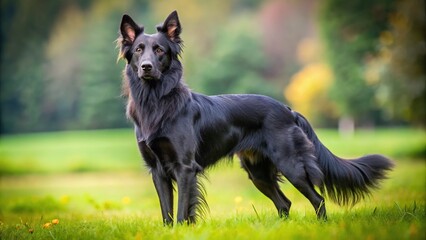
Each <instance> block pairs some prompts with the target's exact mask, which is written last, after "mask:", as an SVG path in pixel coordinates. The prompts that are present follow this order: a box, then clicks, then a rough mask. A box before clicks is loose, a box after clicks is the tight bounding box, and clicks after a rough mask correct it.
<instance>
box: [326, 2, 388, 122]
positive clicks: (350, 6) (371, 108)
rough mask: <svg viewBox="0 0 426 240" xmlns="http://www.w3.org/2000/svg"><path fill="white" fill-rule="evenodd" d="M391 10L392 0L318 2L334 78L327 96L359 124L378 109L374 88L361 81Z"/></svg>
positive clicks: (344, 113)
mask: <svg viewBox="0 0 426 240" xmlns="http://www.w3.org/2000/svg"><path fill="white" fill-rule="evenodd" d="M392 7H393V1H392V0H375V1H349V2H348V1H339V0H326V1H322V2H321V8H320V24H321V35H322V38H323V40H324V43H325V47H326V50H327V53H326V55H327V59H328V61H329V63H330V65H331V67H332V69H333V73H334V77H335V81H334V85H333V86H332V88H331V92H330V94H331V96H332V98H333V99H334V100H335V102H336V104H337V106H338V108H339V110H340V112H341V114H343V115H346V116H350V117H353V118H357V119H356V120H358V121H360V120H361V121H363V120H364V121H365V120H367V121H371V120H372V119H371V118H372V116H374V114H373V113H374V112H375V111H377V109H378V106H377V103H376V102H375V99H374V93H375V88H374V87H373V86H369V85H368V84H367V83H366V81H365V78H364V74H365V72H364V71H365V61H366V59H367V58H368V57H369V56H371V55H372V54H374V53H375V52H376V51H377V49H376V45H377V40H378V37H379V35H380V32H381V31H383V29H385V28H386V26H387V19H388V13H389V12H390V10H391V9H392Z"/></svg>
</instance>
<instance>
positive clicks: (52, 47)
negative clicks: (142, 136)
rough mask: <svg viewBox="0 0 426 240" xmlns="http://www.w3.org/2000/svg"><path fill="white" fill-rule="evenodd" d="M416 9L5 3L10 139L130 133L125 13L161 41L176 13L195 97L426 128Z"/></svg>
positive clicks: (5, 105) (4, 92)
mask: <svg viewBox="0 0 426 240" xmlns="http://www.w3.org/2000/svg"><path fill="white" fill-rule="evenodd" d="M416 1H418V2H419V4H423V6H424V3H423V2H421V3H420V0H415V1H414V2H416ZM407 2H410V1H400V2H397V3H395V2H394V1H390V0H373V1H351V2H343V1H338V0H324V1H319V2H318V1H315V0H303V1H280V0H233V1H219V2H213V1H200V0H180V1H176V2H169V1H149V0H144V1H132V0H126V1H110V0H77V1H76V0H56V1H25V0H2V1H1V32H0V34H1V35H0V42H1V45H0V47H1V61H0V64H1V65H0V76H1V78H0V105H1V115H0V119H1V121H0V133H15V132H28V131H52V130H68V129H95V128H116V127H125V126H128V125H129V123H128V121H127V120H126V119H125V117H124V110H123V109H124V101H123V99H122V98H121V93H120V91H121V71H122V69H123V67H124V62H123V61H119V62H118V63H117V62H116V59H117V49H116V48H115V39H116V38H117V37H118V25H119V23H120V19H121V15H122V14H123V13H128V14H130V15H131V16H132V17H133V18H134V19H135V20H136V21H137V22H139V23H143V24H144V25H145V31H146V32H148V33H153V32H154V31H155V25H156V24H158V23H161V21H162V20H164V18H165V17H166V16H167V14H169V13H170V12H171V11H172V10H174V9H177V10H178V12H179V15H180V18H181V22H182V25H183V28H184V31H183V39H184V41H185V45H186V48H185V49H184V53H183V63H184V67H185V81H186V82H188V84H189V86H190V87H191V88H192V89H193V90H195V91H199V92H202V93H205V94H221V93H259V94H266V95H269V96H272V97H274V98H277V99H278V100H282V101H288V103H289V104H290V105H292V106H293V107H294V108H295V109H297V110H299V111H300V112H302V113H303V114H305V115H307V116H308V118H309V119H310V120H311V121H312V122H313V123H314V124H316V125H320V126H334V125H335V124H336V123H337V120H338V119H339V117H341V116H349V117H351V118H353V119H354V120H355V121H356V122H357V123H361V124H365V123H368V124H383V123H386V124H387V123H395V122H398V123H399V122H401V121H411V122H414V123H418V124H424V121H425V111H424V105H423V104H424V101H423V100H424V96H425V94H424V84H425V74H424V72H425V71H424V68H422V66H424V65H421V64H424V51H425V50H424V48H425V47H424V46H425V44H424V38H421V37H420V36H423V35H422V34H421V33H420V32H421V29H422V28H423V29H424V24H425V19H424V13H423V14H422V13H421V11H420V10H421V9H424V8H420V7H416V4H411V5H410V4H407ZM354 9H356V10H354ZM412 12H416V14H412ZM401 19H404V20H401ZM401 21H403V22H404V23H403V24H402V23H401ZM389 39H391V40H389ZM413 45H415V46H416V48H413ZM389 54H391V56H390V55H389ZM412 54H414V55H412ZM411 56H413V57H411ZM395 66H398V67H395ZM283 89H284V94H283ZM400 90H401V91H403V92H399V91H400ZM413 90H416V92H415V93H413V92H412V91H413Z"/></svg>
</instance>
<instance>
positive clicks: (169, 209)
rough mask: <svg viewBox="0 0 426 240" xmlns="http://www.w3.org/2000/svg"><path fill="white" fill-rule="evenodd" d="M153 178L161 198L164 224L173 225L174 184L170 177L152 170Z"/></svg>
mask: <svg viewBox="0 0 426 240" xmlns="http://www.w3.org/2000/svg"><path fill="white" fill-rule="evenodd" d="M152 180H153V182H154V186H155V190H157V194H158V198H159V200H160V206H161V214H162V216H163V223H164V225H173V184H172V180H171V178H170V177H166V176H164V175H163V174H161V173H158V172H156V171H155V170H154V169H153V171H152Z"/></svg>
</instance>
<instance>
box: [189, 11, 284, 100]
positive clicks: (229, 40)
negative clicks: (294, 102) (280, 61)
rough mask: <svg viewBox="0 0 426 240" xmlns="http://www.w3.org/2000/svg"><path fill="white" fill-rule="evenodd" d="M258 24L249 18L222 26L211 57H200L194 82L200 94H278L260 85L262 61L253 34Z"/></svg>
mask: <svg viewBox="0 0 426 240" xmlns="http://www.w3.org/2000/svg"><path fill="white" fill-rule="evenodd" d="M258 27H259V26H258V24H257V23H256V21H255V19H254V18H253V16H252V15H251V14H249V15H243V16H242V17H240V18H239V19H237V20H234V21H233V22H232V23H231V24H228V25H226V26H225V27H224V28H223V29H222V31H220V32H219V33H218V34H217V39H216V40H214V42H215V47H214V49H212V50H211V55H210V56H206V57H204V59H205V61H204V62H202V64H200V65H201V66H200V67H199V69H197V70H198V74H197V77H196V79H199V80H200V83H199V85H200V90H201V91H202V92H204V93H206V94H209V95H216V94H225V93H257V94H266V95H270V96H273V97H277V98H278V96H280V95H281V94H280V92H278V91H277V90H276V88H273V85H272V84H268V83H267V82H265V81H264V79H263V77H262V74H263V72H264V71H265V69H266V59H265V56H264V53H263V51H262V47H261V44H260V35H258V34H257V32H256V31H255V29H256V28H258Z"/></svg>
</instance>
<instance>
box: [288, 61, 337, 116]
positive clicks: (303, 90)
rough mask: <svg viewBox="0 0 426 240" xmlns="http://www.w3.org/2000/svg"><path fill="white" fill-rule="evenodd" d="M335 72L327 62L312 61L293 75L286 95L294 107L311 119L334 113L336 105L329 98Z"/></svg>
mask: <svg viewBox="0 0 426 240" xmlns="http://www.w3.org/2000/svg"><path fill="white" fill-rule="evenodd" d="M332 81H333V74H332V71H331V69H330V68H329V66H328V65H327V64H324V63H310V64H308V65H306V66H305V67H304V68H302V70H300V71H299V72H297V73H296V74H294V75H293V77H292V78H291V80H290V84H289V85H288V86H287V88H285V89H284V96H285V97H286V99H287V100H288V101H289V102H290V104H291V105H292V107H293V108H294V109H295V110H296V111H297V112H300V113H302V114H303V115H304V116H305V117H307V118H308V119H309V120H310V121H313V122H315V120H316V119H317V118H318V117H320V115H326V116H327V118H329V117H330V116H332V115H334V106H333V104H332V102H331V101H330V100H329V98H328V89H329V88H330V86H331V84H332Z"/></svg>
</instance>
